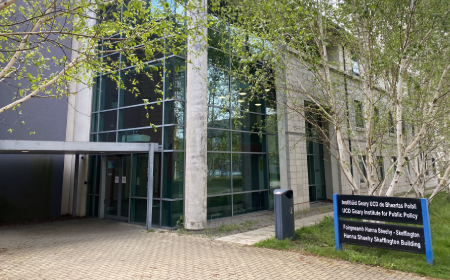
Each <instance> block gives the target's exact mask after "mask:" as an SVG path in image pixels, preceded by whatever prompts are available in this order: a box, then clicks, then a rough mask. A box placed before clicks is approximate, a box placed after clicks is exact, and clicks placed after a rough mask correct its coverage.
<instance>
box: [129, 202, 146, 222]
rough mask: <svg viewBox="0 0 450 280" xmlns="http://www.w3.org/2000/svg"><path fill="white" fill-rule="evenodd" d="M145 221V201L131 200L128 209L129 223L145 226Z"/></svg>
mask: <svg viewBox="0 0 450 280" xmlns="http://www.w3.org/2000/svg"><path fill="white" fill-rule="evenodd" d="M146 219H147V199H140V198H132V199H131V209H130V221H131V222H132V223H139V224H145V223H146Z"/></svg>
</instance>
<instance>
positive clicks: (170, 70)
mask: <svg viewBox="0 0 450 280" xmlns="http://www.w3.org/2000/svg"><path fill="white" fill-rule="evenodd" d="M165 67H166V72H165V79H166V85H165V88H166V89H165V91H166V92H165V98H166V99H179V100H185V91H186V62H185V61H184V59H182V58H178V57H171V58H169V59H167V60H166V65H165Z"/></svg>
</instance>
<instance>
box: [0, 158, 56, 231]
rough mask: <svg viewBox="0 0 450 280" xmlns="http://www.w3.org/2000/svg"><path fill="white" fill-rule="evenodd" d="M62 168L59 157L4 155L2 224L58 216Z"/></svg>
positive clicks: (0, 188)
mask: <svg viewBox="0 0 450 280" xmlns="http://www.w3.org/2000/svg"><path fill="white" fill-rule="evenodd" d="M63 167H64V157H63V156H60V155H57V156H47V155H2V156H1V159H0V180H1V184H0V224H2V223H7V222H12V221H26V220H33V219H41V218H49V217H57V216H59V215H60V213H61V190H62V188H61V186H62V179H63Z"/></svg>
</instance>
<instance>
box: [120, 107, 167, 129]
mask: <svg viewBox="0 0 450 280" xmlns="http://www.w3.org/2000/svg"><path fill="white" fill-rule="evenodd" d="M145 107H146V106H138V107H131V108H127V109H122V110H120V111H119V129H127V128H135V127H146V126H147V127H148V126H150V123H152V124H154V125H160V124H162V105H158V104H151V105H147V109H145ZM152 107H153V108H152Z"/></svg>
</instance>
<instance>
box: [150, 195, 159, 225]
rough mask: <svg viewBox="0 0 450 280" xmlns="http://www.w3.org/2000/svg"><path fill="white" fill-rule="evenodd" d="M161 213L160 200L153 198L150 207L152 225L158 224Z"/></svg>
mask: <svg viewBox="0 0 450 280" xmlns="http://www.w3.org/2000/svg"><path fill="white" fill-rule="evenodd" d="M160 214H161V201H159V200H153V207H152V225H154V226H159V221H160V219H159V217H160Z"/></svg>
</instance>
